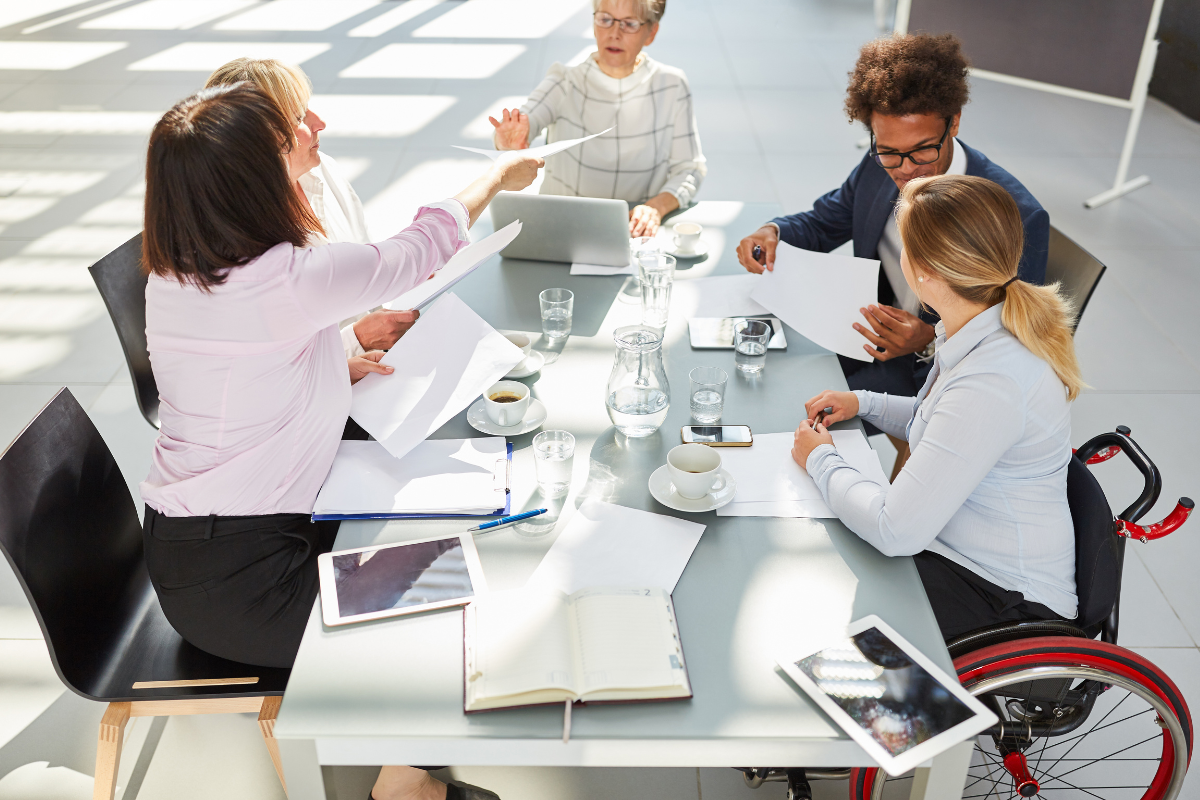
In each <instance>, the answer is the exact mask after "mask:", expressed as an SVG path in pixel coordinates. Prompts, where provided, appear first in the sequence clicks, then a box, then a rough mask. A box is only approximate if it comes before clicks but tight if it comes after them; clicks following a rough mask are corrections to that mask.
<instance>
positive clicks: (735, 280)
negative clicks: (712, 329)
mask: <svg viewBox="0 0 1200 800" xmlns="http://www.w3.org/2000/svg"><path fill="white" fill-rule="evenodd" d="M761 283H762V278H761V277H760V276H758V275H717V276H715V277H712V278H693V279H691V280H676V281H675V285H674V286H673V287H672V289H671V314H672V316H675V317H679V318H683V319H692V318H693V317H764V316H767V313H768V312H767V309H766V308H764V307H763V305H762V304H761V303H759V302H757V301H756V300H754V299H752V298H751V295H752V294H753V293H754V290H755V289H757V288H758V286H759V284H761ZM776 316H779V315H776ZM780 319H783V321H784V322H787V319H786V318H784V317H780ZM789 324H790V323H789Z"/></svg>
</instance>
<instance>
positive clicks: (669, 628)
mask: <svg viewBox="0 0 1200 800" xmlns="http://www.w3.org/2000/svg"><path fill="white" fill-rule="evenodd" d="M463 633H464V636H463V638H464V642H463V644H464V650H465V658H464V659H463V681H464V687H463V708H464V710H465V711H467V712H468V713H470V712H472V711H487V710H491V709H498V708H512V707H514V706H531V705H543V704H546V703H555V704H557V703H562V702H563V701H565V700H571V701H574V702H576V703H606V702H607V703H622V702H624V703H629V702H647V701H650V700H671V699H683V698H687V697H691V696H692V689H691V684H690V683H689V681H688V675H687V667H686V665H685V664H684V661H683V647H682V645H681V644H680V642H679V627H678V626H677V625H676V624H675V607H674V605H673V604H672V603H671V595H670V594H669V593H668V592H665V591H663V590H662V589H644V588H643V589H636V588H620V589H608V588H589V589H584V590H582V591H579V592H575V593H574V594H571V595H569V596H568V595H566V594H564V593H563V592H559V591H554V590H545V589H518V590H515V591H506V592H491V593H489V594H487V595H483V596H480V597H477V598H476V599H475V601H474V602H473V603H471V605H469V606H467V610H466V617H465V619H464V624H463Z"/></svg>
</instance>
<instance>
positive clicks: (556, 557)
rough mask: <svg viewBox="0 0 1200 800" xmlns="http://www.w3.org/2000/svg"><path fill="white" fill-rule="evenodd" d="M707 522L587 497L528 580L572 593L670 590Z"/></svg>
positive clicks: (672, 589) (676, 581)
mask: <svg viewBox="0 0 1200 800" xmlns="http://www.w3.org/2000/svg"><path fill="white" fill-rule="evenodd" d="M704 527H705V526H704V525H701V524H699V523H696V522H688V521H687V520H685V519H679V518H677V517H667V516H663V515H662V514H652V513H650V512H649V511H639V510H638V509H636V508H626V507H625V506H618V505H613V504H612V503H602V502H600V501H599V500H595V499H590V500H586V501H585V502H584V503H583V505H581V506H580V507H579V510H578V511H576V512H575V516H573V517H572V518H571V521H570V522H569V523H567V527H566V528H564V529H563V532H562V533H560V534H559V535H558V539H556V540H555V542H554V545H553V546H552V547H551V548H550V551H549V552H548V553H546V556H545V558H543V559H542V563H541V564H538V568H537V569H536V570H534V572H533V575H532V576H530V578H529V583H528V584H526V585H527V586H531V587H544V588H548V589H558V590H559V591H561V592H564V593H566V594H572V593H574V592H577V591H579V590H580V589H585V588H587V587H589V586H615V587H637V588H644V587H651V588H658V589H663V590H665V591H666V592H668V593H670V592H673V591H675V584H676V583H678V582H679V576H680V575H682V574H683V568H684V567H686V566H687V562H688V559H690V558H691V557H692V551H693V550H695V549H696V545H697V544H699V543H700V536H701V535H702V534H703V533H704Z"/></svg>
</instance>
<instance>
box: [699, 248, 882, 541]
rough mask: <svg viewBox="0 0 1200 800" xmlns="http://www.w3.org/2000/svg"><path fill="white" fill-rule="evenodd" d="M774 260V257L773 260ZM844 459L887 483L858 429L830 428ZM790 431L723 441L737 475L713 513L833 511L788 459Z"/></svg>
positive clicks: (727, 463) (727, 462)
mask: <svg viewBox="0 0 1200 800" xmlns="http://www.w3.org/2000/svg"><path fill="white" fill-rule="evenodd" d="M776 263H778V262H776ZM830 433H831V434H832V435H833V446H834V447H836V448H837V451H838V453H839V454H841V456H842V458H844V459H845V460H846V462H847V463H848V464H849V465H850V466H852V467H854V468H855V469H856V470H858V471H859V472H861V473H862V474H863V475H865V476H866V477H867V478H869V479H870V480H872V481H875V482H876V483H879V484H883V485H885V486H886V485H887V482H888V480H887V476H886V475H884V474H883V467H881V466H880V464H879V457H878V456H877V455H876V454H875V451H874V450H872V449H871V445H870V443H869V442H867V437H865V436H863V434H862V431H857V430H848V431H830ZM794 438H795V437H794V434H792V433H759V434H755V436H754V446H753V447H726V448H724V449H723V450H722V452H721V466H722V467H724V468H725V469H726V470H728V471H729V474H730V475H732V476H733V477H734V480H736V481H737V485H738V490H737V496H736V497H735V498H734V499H733V502H732V503H729V504H728V505H726V506H723V507H721V508H718V509H717V516H718V517H808V518H822V517H826V518H827V517H836V516H837V514H834V513H833V511H831V510H830V508H829V506H828V505H826V504H825V500H824V499H823V498H822V497H821V491H820V490H819V489H818V488H817V484H816V482H815V481H814V480H813V479H812V477H811V476H810V475H809V474H808V472H806V471H805V470H804V469H802V468H801V467H800V465H798V464H797V463H796V462H795V461H794V460H793V459H792V444H793V441H794Z"/></svg>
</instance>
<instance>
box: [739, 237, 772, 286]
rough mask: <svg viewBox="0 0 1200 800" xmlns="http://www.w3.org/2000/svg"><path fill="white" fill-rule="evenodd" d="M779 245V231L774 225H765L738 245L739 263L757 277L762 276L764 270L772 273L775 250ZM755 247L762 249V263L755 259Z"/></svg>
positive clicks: (760, 255)
mask: <svg viewBox="0 0 1200 800" xmlns="http://www.w3.org/2000/svg"><path fill="white" fill-rule="evenodd" d="M778 244H779V229H778V228H776V227H775V226H774V225H763V226H762V227H761V228H759V229H758V230H756V231H755V232H754V233H752V234H750V235H749V236H747V237H746V238H745V239H742V241H740V242H739V243H738V248H737V257H738V262H739V263H740V264H741V265H742V266H743V267H745V268H746V271H747V272H753V273H754V274H755V275H761V274H762V273H763V271H764V270H765V271H767V272H771V271H772V270H774V269H775V248H776V246H777V245H778ZM755 247H759V248H761V250H760V252H759V258H761V259H762V261H759V260H758V259H756V258H755V257H754V248H755Z"/></svg>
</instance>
